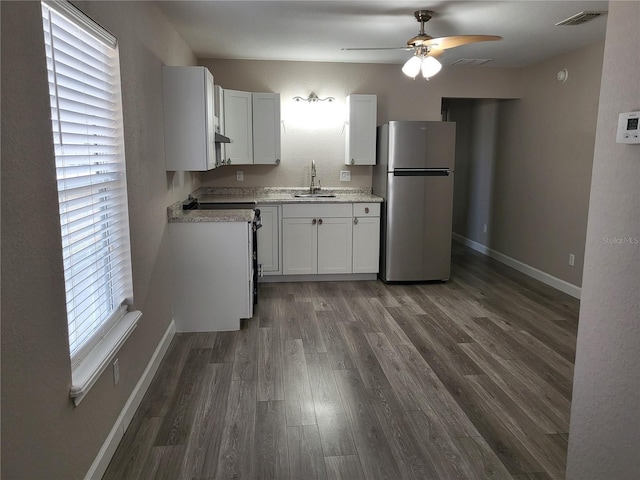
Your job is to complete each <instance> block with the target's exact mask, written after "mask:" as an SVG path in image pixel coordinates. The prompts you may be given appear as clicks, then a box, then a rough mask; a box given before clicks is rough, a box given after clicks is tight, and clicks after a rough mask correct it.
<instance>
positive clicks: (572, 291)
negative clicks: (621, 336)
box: [453, 233, 582, 299]
mask: <svg viewBox="0 0 640 480" xmlns="http://www.w3.org/2000/svg"><path fill="white" fill-rule="evenodd" d="M453 239H454V240H455V241H457V242H460V243H462V244H463V245H466V246H467V247H469V248H471V249H473V250H475V251H476V252H480V253H482V254H484V255H487V256H488V257H491V258H494V259H496V260H498V261H499V262H500V263H504V264H505V265H508V266H510V267H511V268H513V269H515V270H518V271H519V272H521V273H524V274H525V275H528V276H530V277H532V278H535V279H536V280H538V281H540V282H542V283H546V284H547V285H549V286H551V287H553V288H555V289H557V290H560V291H561V292H564V293H566V294H567V295H571V296H572V297H574V298H577V299H579V298H580V295H581V292H582V289H581V288H580V287H578V286H576V285H573V284H571V283H569V282H566V281H564V280H561V279H559V278H557V277H554V276H553V275H549V274H548V273H546V272H543V271H542V270H538V269H537V268H534V267H532V266H531V265H527V264H526V263H522V262H521V261H519V260H516V259H515V258H511V257H508V256H507V255H505V254H503V253H500V252H497V251H495V250H492V249H491V248H489V247H487V246H486V245H483V244H481V243H478V242H476V241H474V240H471V239H469V238H466V237H463V236H462V235H458V234H457V233H454V234H453Z"/></svg>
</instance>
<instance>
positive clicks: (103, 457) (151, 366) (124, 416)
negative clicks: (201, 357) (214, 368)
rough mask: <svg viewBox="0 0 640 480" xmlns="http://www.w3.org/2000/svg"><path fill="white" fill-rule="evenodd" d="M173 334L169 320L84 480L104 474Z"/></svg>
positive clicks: (172, 323) (96, 478) (174, 328)
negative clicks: (165, 329)
mask: <svg viewBox="0 0 640 480" xmlns="http://www.w3.org/2000/svg"><path fill="white" fill-rule="evenodd" d="M175 333H176V323H175V321H174V320H171V323H170V324H169V327H168V328H167V331H166V332H164V336H163V337H162V339H161V340H160V343H158V346H157V347H156V350H155V351H154V352H153V355H152V356H151V360H149V363H148V365H147V368H145V370H144V372H143V373H142V376H141V377H140V380H138V383H137V384H136V386H135V388H134V389H133V391H132V392H131V395H130V396H129V399H128V400H127V403H125V405H124V407H123V408H122V411H121V412H120V415H118V418H117V420H116V423H115V424H114V425H113V428H112V429H111V432H109V435H108V436H107V438H106V440H105V441H104V443H103V444H102V448H100V451H99V452H98V455H97V456H96V458H95V460H94V461H93V464H91V468H89V471H88V472H87V474H86V475H85V477H84V480H99V479H101V478H102V476H103V475H104V473H105V472H106V470H107V467H108V466H109V462H110V461H111V458H112V457H113V454H114V453H115V452H116V449H117V448H118V444H119V443H120V440H122V437H123V436H124V432H125V431H126V430H127V427H128V426H129V423H131V419H132V418H133V415H134V413H135V412H136V410H137V409H138V406H139V405H140V402H142V398H143V397H144V394H145V393H146V392H147V389H148V388H149V385H150V384H151V380H153V377H154V375H155V374H156V372H157V371H158V367H159V366H160V362H161V361H162V359H163V357H164V355H165V353H167V349H168V348H169V345H170V344H171V340H173V336H174V335H175Z"/></svg>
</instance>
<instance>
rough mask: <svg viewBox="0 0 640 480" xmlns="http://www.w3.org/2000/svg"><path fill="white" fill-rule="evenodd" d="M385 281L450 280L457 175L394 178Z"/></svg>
mask: <svg viewBox="0 0 640 480" xmlns="http://www.w3.org/2000/svg"><path fill="white" fill-rule="evenodd" d="M387 181H388V184H387V185H388V195H387V201H386V204H385V218H384V231H383V241H384V246H383V255H384V256H383V259H382V265H381V267H382V268H381V277H382V279H383V280H384V281H387V282H402V281H428V280H447V279H448V278H449V275H450V270H451V221H452V220H451V217H452V210H453V173H450V174H449V175H446V176H442V175H415V174H412V175H394V174H393V173H390V174H388V178H387Z"/></svg>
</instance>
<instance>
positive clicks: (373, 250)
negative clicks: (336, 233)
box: [353, 217, 380, 273]
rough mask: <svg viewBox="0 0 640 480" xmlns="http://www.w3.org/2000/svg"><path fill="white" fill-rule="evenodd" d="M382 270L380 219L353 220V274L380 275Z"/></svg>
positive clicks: (355, 218)
mask: <svg viewBox="0 0 640 480" xmlns="http://www.w3.org/2000/svg"><path fill="white" fill-rule="evenodd" d="M379 268H380V218H379V217H354V219H353V273H378V270H379Z"/></svg>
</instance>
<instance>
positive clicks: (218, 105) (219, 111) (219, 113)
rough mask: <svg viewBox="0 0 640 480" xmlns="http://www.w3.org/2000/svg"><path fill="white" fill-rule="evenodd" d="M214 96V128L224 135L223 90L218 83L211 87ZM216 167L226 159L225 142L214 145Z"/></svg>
mask: <svg viewBox="0 0 640 480" xmlns="http://www.w3.org/2000/svg"><path fill="white" fill-rule="evenodd" d="M213 92H214V97H215V102H214V103H215V112H216V113H215V114H216V117H217V119H218V123H217V125H216V129H217V131H218V133H220V134H222V135H224V90H223V89H222V87H220V86H219V85H215V86H214V87H213ZM215 148H216V167H219V166H220V165H224V162H226V160H227V149H226V143H218V144H217V145H216V146H215Z"/></svg>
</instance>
